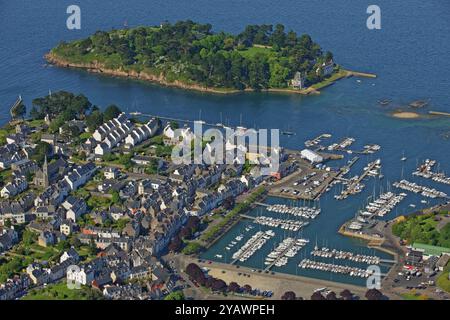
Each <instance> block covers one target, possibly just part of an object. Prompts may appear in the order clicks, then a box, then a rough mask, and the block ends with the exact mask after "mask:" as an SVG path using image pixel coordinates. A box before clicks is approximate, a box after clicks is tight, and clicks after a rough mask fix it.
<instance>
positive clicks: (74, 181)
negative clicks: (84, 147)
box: [64, 162, 97, 190]
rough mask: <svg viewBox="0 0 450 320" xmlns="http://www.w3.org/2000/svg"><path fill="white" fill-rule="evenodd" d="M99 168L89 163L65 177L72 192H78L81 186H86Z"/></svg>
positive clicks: (78, 167)
mask: <svg viewBox="0 0 450 320" xmlns="http://www.w3.org/2000/svg"><path fill="white" fill-rule="evenodd" d="M96 170H97V167H96V166H95V164H94V163H92V162H88V163H86V164H84V165H81V166H77V167H76V168H75V169H73V170H72V172H71V173H69V174H68V175H66V176H65V177H64V179H65V181H66V182H67V184H68V185H69V186H70V188H71V190H77V189H78V187H79V186H82V185H83V184H85V183H86V182H87V181H88V180H89V179H90V178H91V177H92V175H93V174H94V173H95V171H96Z"/></svg>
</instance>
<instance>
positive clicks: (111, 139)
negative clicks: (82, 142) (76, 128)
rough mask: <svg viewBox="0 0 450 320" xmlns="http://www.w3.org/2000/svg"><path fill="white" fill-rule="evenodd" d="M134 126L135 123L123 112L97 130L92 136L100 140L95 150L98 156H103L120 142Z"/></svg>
mask: <svg viewBox="0 0 450 320" xmlns="http://www.w3.org/2000/svg"><path fill="white" fill-rule="evenodd" d="M132 128H133V124H132V123H131V121H130V120H128V118H127V117H126V115H125V113H121V114H120V115H119V116H117V117H116V118H114V119H112V120H109V121H108V122H105V123H104V124H102V125H101V126H100V127H98V128H97V130H95V132H94V133H93V135H92V137H93V138H94V139H95V140H96V141H97V142H99V143H98V145H97V146H96V147H95V149H94V152H95V154H96V155H97V156H103V155H105V154H106V153H108V152H110V150H111V149H112V148H114V147H115V146H116V145H117V144H119V143H120V142H121V141H122V140H123V139H125V137H126V136H127V135H128V133H129V132H130V131H131V129H132Z"/></svg>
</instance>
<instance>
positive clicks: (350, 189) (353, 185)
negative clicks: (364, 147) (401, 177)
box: [336, 161, 379, 200]
mask: <svg viewBox="0 0 450 320" xmlns="http://www.w3.org/2000/svg"><path fill="white" fill-rule="evenodd" d="M378 165H379V162H378V161H373V162H371V163H369V166H368V167H367V168H366V169H365V170H364V172H363V173H362V174H361V175H360V176H359V177H358V178H356V179H350V180H349V184H348V186H347V189H345V190H344V191H342V193H341V194H340V195H339V196H337V197H336V199H338V200H343V199H346V198H347V197H348V196H349V195H351V194H355V193H358V192H359V191H361V190H360V189H358V186H359V185H360V183H361V181H362V180H364V178H365V177H367V176H368V175H369V173H370V171H372V170H373V169H374V168H376V167H377V166H378Z"/></svg>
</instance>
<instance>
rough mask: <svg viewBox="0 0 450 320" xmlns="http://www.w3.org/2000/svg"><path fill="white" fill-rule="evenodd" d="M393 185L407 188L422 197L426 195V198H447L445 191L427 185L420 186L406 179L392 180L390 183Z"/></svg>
mask: <svg viewBox="0 0 450 320" xmlns="http://www.w3.org/2000/svg"><path fill="white" fill-rule="evenodd" d="M392 185H393V186H394V187H396V188H399V189H403V190H407V191H410V192H413V193H417V194H420V195H422V196H424V197H428V198H432V199H434V198H447V194H446V193H445V192H442V191H439V190H436V189H434V188H429V187H425V186H421V185H418V184H417V183H415V182H410V181H408V180H405V179H403V180H401V181H398V182H394V183H393V184H392Z"/></svg>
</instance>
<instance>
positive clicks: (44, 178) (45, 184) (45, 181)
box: [42, 155, 49, 188]
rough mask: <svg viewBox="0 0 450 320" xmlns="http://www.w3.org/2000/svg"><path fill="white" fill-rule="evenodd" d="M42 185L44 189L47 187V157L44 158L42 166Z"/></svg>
mask: <svg viewBox="0 0 450 320" xmlns="http://www.w3.org/2000/svg"><path fill="white" fill-rule="evenodd" d="M42 184H43V187H44V188H47V187H48V186H49V181H48V162H47V155H46V156H45V160H44V166H43V167H42Z"/></svg>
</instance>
